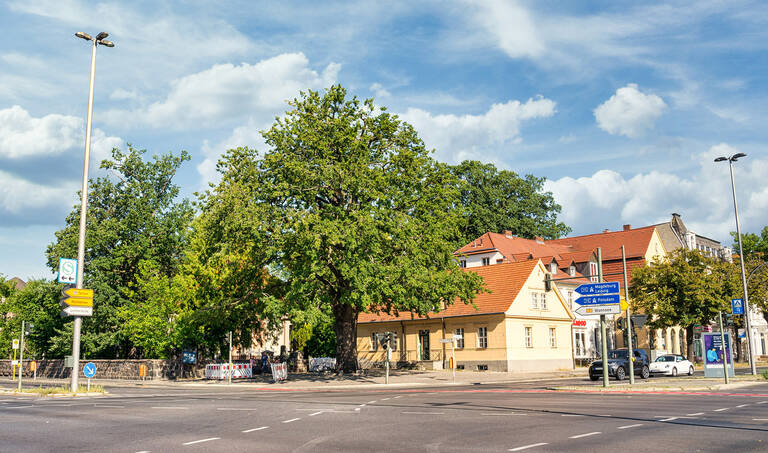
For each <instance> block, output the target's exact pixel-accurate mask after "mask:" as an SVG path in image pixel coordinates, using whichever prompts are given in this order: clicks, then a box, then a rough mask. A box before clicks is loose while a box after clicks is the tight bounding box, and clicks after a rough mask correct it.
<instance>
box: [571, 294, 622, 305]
mask: <svg viewBox="0 0 768 453" xmlns="http://www.w3.org/2000/svg"><path fill="white" fill-rule="evenodd" d="M620 302H621V299H620V297H619V295H618V294H607V295H600V296H581V297H579V298H578V299H576V303H577V304H579V305H610V304H619V303H620Z"/></svg>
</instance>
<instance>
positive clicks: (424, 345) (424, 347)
mask: <svg viewBox="0 0 768 453" xmlns="http://www.w3.org/2000/svg"><path fill="white" fill-rule="evenodd" d="M419 349H420V351H421V357H419V360H429V330H419Z"/></svg>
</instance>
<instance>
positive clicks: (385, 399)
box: [381, 398, 389, 401]
mask: <svg viewBox="0 0 768 453" xmlns="http://www.w3.org/2000/svg"><path fill="white" fill-rule="evenodd" d="M388 399H389V398H382V399H381V400H382V401H387V400H388Z"/></svg>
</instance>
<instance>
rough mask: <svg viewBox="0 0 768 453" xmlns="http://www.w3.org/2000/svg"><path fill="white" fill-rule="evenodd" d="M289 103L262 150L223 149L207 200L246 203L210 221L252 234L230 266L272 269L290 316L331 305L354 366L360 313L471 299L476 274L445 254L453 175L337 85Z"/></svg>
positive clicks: (348, 366)
mask: <svg viewBox="0 0 768 453" xmlns="http://www.w3.org/2000/svg"><path fill="white" fill-rule="evenodd" d="M290 105H291V107H292V109H291V110H290V111H288V112H287V113H286V114H285V115H284V117H282V118H279V119H277V120H276V121H275V123H274V125H273V126H272V127H271V128H270V129H269V130H268V131H266V132H264V134H263V135H264V138H265V140H266V143H267V145H268V147H269V150H268V151H265V152H264V153H263V154H260V153H258V152H257V151H254V150H251V149H247V148H240V149H236V150H231V151H229V152H228V153H227V154H226V155H225V156H224V158H223V160H222V161H221V163H220V166H219V169H220V170H221V171H222V182H221V184H220V185H219V187H218V188H217V189H216V190H215V191H214V192H212V194H211V196H210V197H209V198H208V199H207V200H206V202H207V204H208V205H210V204H211V203H215V202H216V200H218V199H220V198H222V199H225V200H229V199H232V198H238V197H240V198H242V199H244V200H246V201H247V205H248V206H245V207H243V211H242V212H232V211H229V214H230V215H232V216H234V220H230V219H229V217H225V218H223V219H221V222H219V223H218V225H221V226H231V230H235V231H239V230H240V229H243V231H246V232H250V233H249V234H248V235H246V236H245V238H246V240H250V241H253V242H254V244H253V245H250V246H249V248H248V249H246V250H244V251H242V257H243V259H242V261H241V262H239V263H238V262H233V263H232V265H233V266H242V265H243V264H242V263H249V265H248V266H246V267H243V268H242V270H241V272H252V273H254V275H260V273H261V272H262V269H263V268H264V267H265V266H266V267H268V268H269V269H270V272H271V274H272V275H275V276H278V277H279V278H280V279H281V282H282V285H281V296H282V297H281V300H282V303H283V304H284V305H283V309H284V310H285V311H286V312H289V313H298V312H300V313H303V314H304V315H302V316H305V317H306V316H307V315H306V313H309V314H310V316H311V314H312V313H315V314H317V315H318V316H316V318H318V319H319V318H320V317H321V316H319V314H320V313H322V312H324V311H325V310H328V311H329V312H330V313H331V315H332V317H333V323H334V331H335V334H336V338H337V341H338V343H337V350H336V357H337V367H338V369H339V370H341V371H344V372H349V371H354V370H356V369H357V350H356V336H357V315H358V314H359V313H360V312H363V311H387V312H392V311H405V310H407V311H413V312H416V313H427V312H429V311H433V310H437V309H439V308H440V307H441V306H442V304H443V303H446V304H450V303H453V302H454V301H455V300H457V299H460V300H462V301H464V302H465V303H469V302H471V300H472V299H473V298H474V296H475V294H476V293H477V292H478V291H480V290H481V288H482V280H481V278H480V277H479V276H477V275H476V274H474V273H465V272H462V271H461V270H459V269H458V267H457V264H456V262H455V260H454V259H453V253H452V252H453V250H454V247H455V244H456V242H457V240H458V239H459V237H460V234H461V227H462V223H463V217H462V212H461V211H460V210H459V207H460V202H459V198H458V197H459V193H458V190H457V182H456V178H455V177H454V176H453V175H451V173H450V171H449V169H448V168H447V166H446V165H443V164H440V163H438V162H436V161H435V160H434V159H432V158H431V157H430V153H429V151H427V149H426V148H425V147H424V144H423V142H422V141H421V140H420V139H419V137H418V135H417V134H416V132H415V130H414V129H413V127H411V126H410V125H409V124H407V123H404V122H402V121H400V120H399V119H398V118H397V117H396V116H394V115H391V114H389V113H387V112H386V111H385V110H384V109H379V108H377V107H376V106H374V104H373V101H372V100H366V101H360V100H358V99H357V98H354V97H353V98H348V97H347V92H346V90H345V89H344V88H342V87H341V86H333V87H331V88H329V89H328V90H326V91H325V92H324V93H319V92H314V91H309V92H306V93H302V94H301V96H300V97H299V98H298V99H295V100H294V101H292V102H290ZM238 206H239V205H238ZM232 237H237V235H236V234H235V235H234V236H232ZM221 247H227V248H232V249H233V250H234V251H237V250H238V249H239V248H240V246H239V245H238V244H233V243H228V244H226V245H225V246H221ZM222 271H224V270H223V269H222ZM262 287H263V285H262V286H261V287H259V285H255V284H254V285H253V291H254V292H258V291H259V290H260V288H262ZM310 323H311V321H310ZM303 324H304V323H302V325H303Z"/></svg>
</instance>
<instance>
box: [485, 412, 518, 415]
mask: <svg viewBox="0 0 768 453" xmlns="http://www.w3.org/2000/svg"><path fill="white" fill-rule="evenodd" d="M480 415H521V416H525V414H515V413H514V412H500V413H499V412H488V413H485V414H480Z"/></svg>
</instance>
